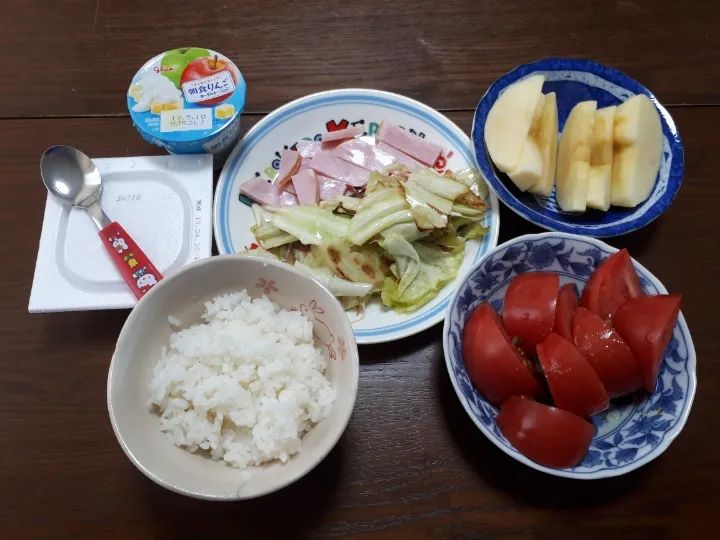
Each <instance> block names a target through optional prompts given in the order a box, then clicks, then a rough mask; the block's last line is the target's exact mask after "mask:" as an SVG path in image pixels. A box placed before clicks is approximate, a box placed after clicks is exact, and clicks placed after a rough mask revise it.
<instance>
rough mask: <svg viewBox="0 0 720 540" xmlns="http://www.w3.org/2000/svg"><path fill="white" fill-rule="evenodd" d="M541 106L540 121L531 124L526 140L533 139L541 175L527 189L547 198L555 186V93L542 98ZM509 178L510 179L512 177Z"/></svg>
mask: <svg viewBox="0 0 720 540" xmlns="http://www.w3.org/2000/svg"><path fill="white" fill-rule="evenodd" d="M541 104H542V112H541V114H540V120H539V122H538V123H537V125H535V124H533V126H532V127H531V128H530V135H529V137H528V139H530V138H532V139H534V141H535V144H536V145H537V148H538V151H539V152H540V157H541V159H542V174H541V175H540V178H539V179H538V181H537V182H535V183H534V184H533V185H532V186H531V187H530V188H528V191H530V192H532V193H535V194H537V195H545V196H546V197H547V196H548V195H550V193H551V192H552V189H553V186H554V185H555V166H556V164H557V146H558V110H557V99H556V97H555V92H550V93H549V94H546V95H545V96H543V98H542V100H541ZM539 106H540V105H538V107H539ZM510 177H511V178H512V175H511V176H510Z"/></svg>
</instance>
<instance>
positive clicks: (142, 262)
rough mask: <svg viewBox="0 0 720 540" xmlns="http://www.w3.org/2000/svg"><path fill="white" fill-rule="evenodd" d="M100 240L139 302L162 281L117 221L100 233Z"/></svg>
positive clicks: (145, 256) (151, 264) (160, 276)
mask: <svg viewBox="0 0 720 540" xmlns="http://www.w3.org/2000/svg"><path fill="white" fill-rule="evenodd" d="M100 240H101V241H102V243H103V245H104V246H105V249H107V252H108V254H109V255H110V258H111V259H112V260H113V262H114V263H115V266H116V267H117V269H118V270H119V271H120V273H121V274H122V277H123V279H124V280H125V283H127V284H128V287H130V290H131V291H132V292H133V294H134V295H135V296H136V297H137V299H138V300H140V299H141V298H142V297H143V295H144V294H145V293H146V292H148V291H149V290H150V289H151V288H152V286H153V285H155V284H156V283H157V282H158V281H160V280H161V279H162V275H161V274H160V272H158V271H157V269H156V268H155V266H154V265H153V263H151V262H150V259H148V257H147V255H145V253H143V251H142V250H141V249H140V248H139V247H138V245H137V244H136V243H135V241H134V240H133V239H132V238H131V237H130V235H129V234H128V233H127V232H125V229H123V228H122V227H121V226H120V224H118V222H117V221H114V222H112V223H111V224H110V225H108V226H107V227H105V228H104V229H102V230H101V231H100Z"/></svg>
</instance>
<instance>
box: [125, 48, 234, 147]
mask: <svg viewBox="0 0 720 540" xmlns="http://www.w3.org/2000/svg"><path fill="white" fill-rule="evenodd" d="M245 91H246V86H245V80H244V79H243V76H242V74H241V73H240V70H239V69H238V68H237V66H236V65H235V64H234V63H233V62H232V60H230V59H229V58H227V57H226V56H224V55H222V54H220V53H218V52H215V51H212V50H210V49H203V48H200V47H184V48H181V49H173V50H171V51H167V52H165V53H163V54H160V55H158V56H156V57H155V58H153V59H151V60H149V61H148V62H147V63H146V64H145V65H144V66H143V67H142V68H140V70H139V71H138V72H137V74H136V75H135V77H133V80H132V83H131V84H130V88H129V89H128V92H127V105H128V110H129V111H130V117H131V118H132V120H133V122H134V123H135V125H136V127H137V128H138V129H139V130H141V131H142V132H144V134H145V135H148V136H149V137H150V138H152V139H155V140H159V141H163V142H169V143H173V142H177V143H183V142H194V141H200V140H203V139H207V138H210V137H212V136H213V135H216V134H217V133H218V132H220V131H221V130H222V129H223V128H224V127H225V126H227V125H229V124H230V123H232V121H233V120H234V119H235V118H236V117H237V116H238V115H239V114H240V113H241V112H242V110H243V107H244V106H245Z"/></svg>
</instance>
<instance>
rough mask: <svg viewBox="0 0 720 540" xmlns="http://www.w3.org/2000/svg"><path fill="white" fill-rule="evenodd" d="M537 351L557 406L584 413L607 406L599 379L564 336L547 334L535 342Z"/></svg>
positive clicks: (594, 412) (598, 410)
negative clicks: (541, 340)
mask: <svg viewBox="0 0 720 540" xmlns="http://www.w3.org/2000/svg"><path fill="white" fill-rule="evenodd" d="M537 353H538V357H539V358H540V365H541V366H542V369H543V372H544V373H545V379H546V380H547V382H548V386H549V387H550V393H551V394H552V397H553V400H554V401H555V405H556V406H557V407H559V408H561V409H564V410H566V411H569V412H571V413H573V414H577V415H578V416H583V417H586V416H592V415H593V414H597V413H599V412H601V411H604V410H605V409H607V408H608V405H609V398H608V394H607V392H606V391H605V388H604V387H603V384H602V381H601V380H600V378H599V377H598V376H597V374H596V373H595V371H594V370H593V368H592V366H591V365H590V364H589V363H588V361H587V360H585V357H584V356H583V355H582V354H580V352H579V351H578V350H577V349H576V348H575V347H574V346H573V344H572V343H570V342H569V341H568V340H567V339H565V338H563V337H560V336H559V335H557V334H550V335H549V336H548V337H547V339H545V341H543V342H542V343H541V344H540V345H538V346H537Z"/></svg>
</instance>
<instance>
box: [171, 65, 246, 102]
mask: <svg viewBox="0 0 720 540" xmlns="http://www.w3.org/2000/svg"><path fill="white" fill-rule="evenodd" d="M228 77H231V78H232V85H230V84H228V83H229V82H230V81H229V80H228ZM237 81H238V77H237V68H236V67H235V66H234V65H233V63H232V62H230V61H229V60H226V59H224V58H220V57H219V56H218V55H217V54H216V55H214V56H207V57H205V58H198V59H196V60H193V61H192V62H190V63H189V64H188V65H187V66H185V70H184V71H183V72H182V76H181V77H180V84H181V85H182V88H183V93H184V94H185V98H186V99H187V100H188V101H190V102H193V103H196V104H197V105H216V104H218V103H222V102H223V101H225V100H226V99H227V98H229V97H230V96H231V95H232V93H233V91H234V89H235V85H236V84H237ZM204 82H207V83H208V84H212V85H213V88H214V89H215V90H214V93H215V94H218V93H219V94H220V95H216V97H212V98H209V99H199V100H196V99H193V98H192V92H194V91H197V90H200V91H202V92H203V93H204V92H205V91H206V89H205V85H203V84H202V83H204ZM189 83H199V84H189ZM208 92H209V90H208Z"/></svg>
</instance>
